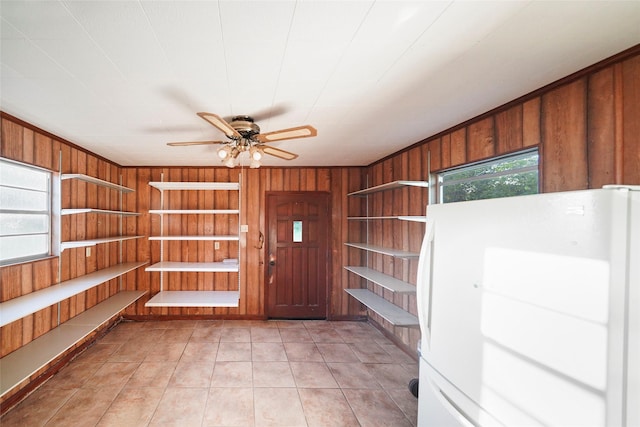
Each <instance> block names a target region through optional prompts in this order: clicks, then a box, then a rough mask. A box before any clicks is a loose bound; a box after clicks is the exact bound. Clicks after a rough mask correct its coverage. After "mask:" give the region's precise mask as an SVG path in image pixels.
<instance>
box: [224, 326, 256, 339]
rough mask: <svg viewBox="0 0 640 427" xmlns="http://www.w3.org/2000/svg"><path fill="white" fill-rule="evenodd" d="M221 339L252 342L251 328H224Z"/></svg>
mask: <svg viewBox="0 0 640 427" xmlns="http://www.w3.org/2000/svg"><path fill="white" fill-rule="evenodd" d="M220 341H221V342H251V330H250V329H249V328H223V329H222V335H221V336H220Z"/></svg>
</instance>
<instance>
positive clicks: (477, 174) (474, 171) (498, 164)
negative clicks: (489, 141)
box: [437, 150, 538, 203]
mask: <svg viewBox="0 0 640 427" xmlns="http://www.w3.org/2000/svg"><path fill="white" fill-rule="evenodd" d="M437 188H438V202H439V203H449V202H461V201H466V200H479V199H493V198H496V197H510V196H519V195H523V194H536V193H537V192H538V150H532V151H531V150H529V151H526V152H520V153H518V154H515V155H510V156H505V157H500V158H497V159H492V160H490V161H487V162H481V163H474V164H472V165H468V166H463V167H461V168H456V169H451V170H448V171H444V172H441V173H439V174H438V187H437Z"/></svg>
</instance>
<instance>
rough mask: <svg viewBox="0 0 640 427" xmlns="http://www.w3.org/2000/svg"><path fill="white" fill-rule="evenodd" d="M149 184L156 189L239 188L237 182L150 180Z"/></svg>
mask: <svg viewBox="0 0 640 427" xmlns="http://www.w3.org/2000/svg"><path fill="white" fill-rule="evenodd" d="M149 185H150V186H152V187H155V188H157V189H158V190H239V189H240V183H238V182H164V181H152V182H150V183H149Z"/></svg>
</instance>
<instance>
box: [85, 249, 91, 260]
mask: <svg viewBox="0 0 640 427" xmlns="http://www.w3.org/2000/svg"><path fill="white" fill-rule="evenodd" d="M84 254H85V256H86V257H87V258H89V257H90V256H91V246H87V247H86V248H85V250H84Z"/></svg>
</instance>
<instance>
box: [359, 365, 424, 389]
mask: <svg viewBox="0 0 640 427" xmlns="http://www.w3.org/2000/svg"><path fill="white" fill-rule="evenodd" d="M365 367H366V368H367V369H368V370H369V372H370V373H371V376H372V377H374V378H375V379H376V381H377V382H378V384H380V385H381V386H382V388H385V389H404V388H407V389H408V385H409V381H411V379H412V378H414V375H413V374H412V373H411V372H409V371H407V370H406V369H405V368H404V366H403V365H396V364H393V363H373V364H365Z"/></svg>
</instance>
